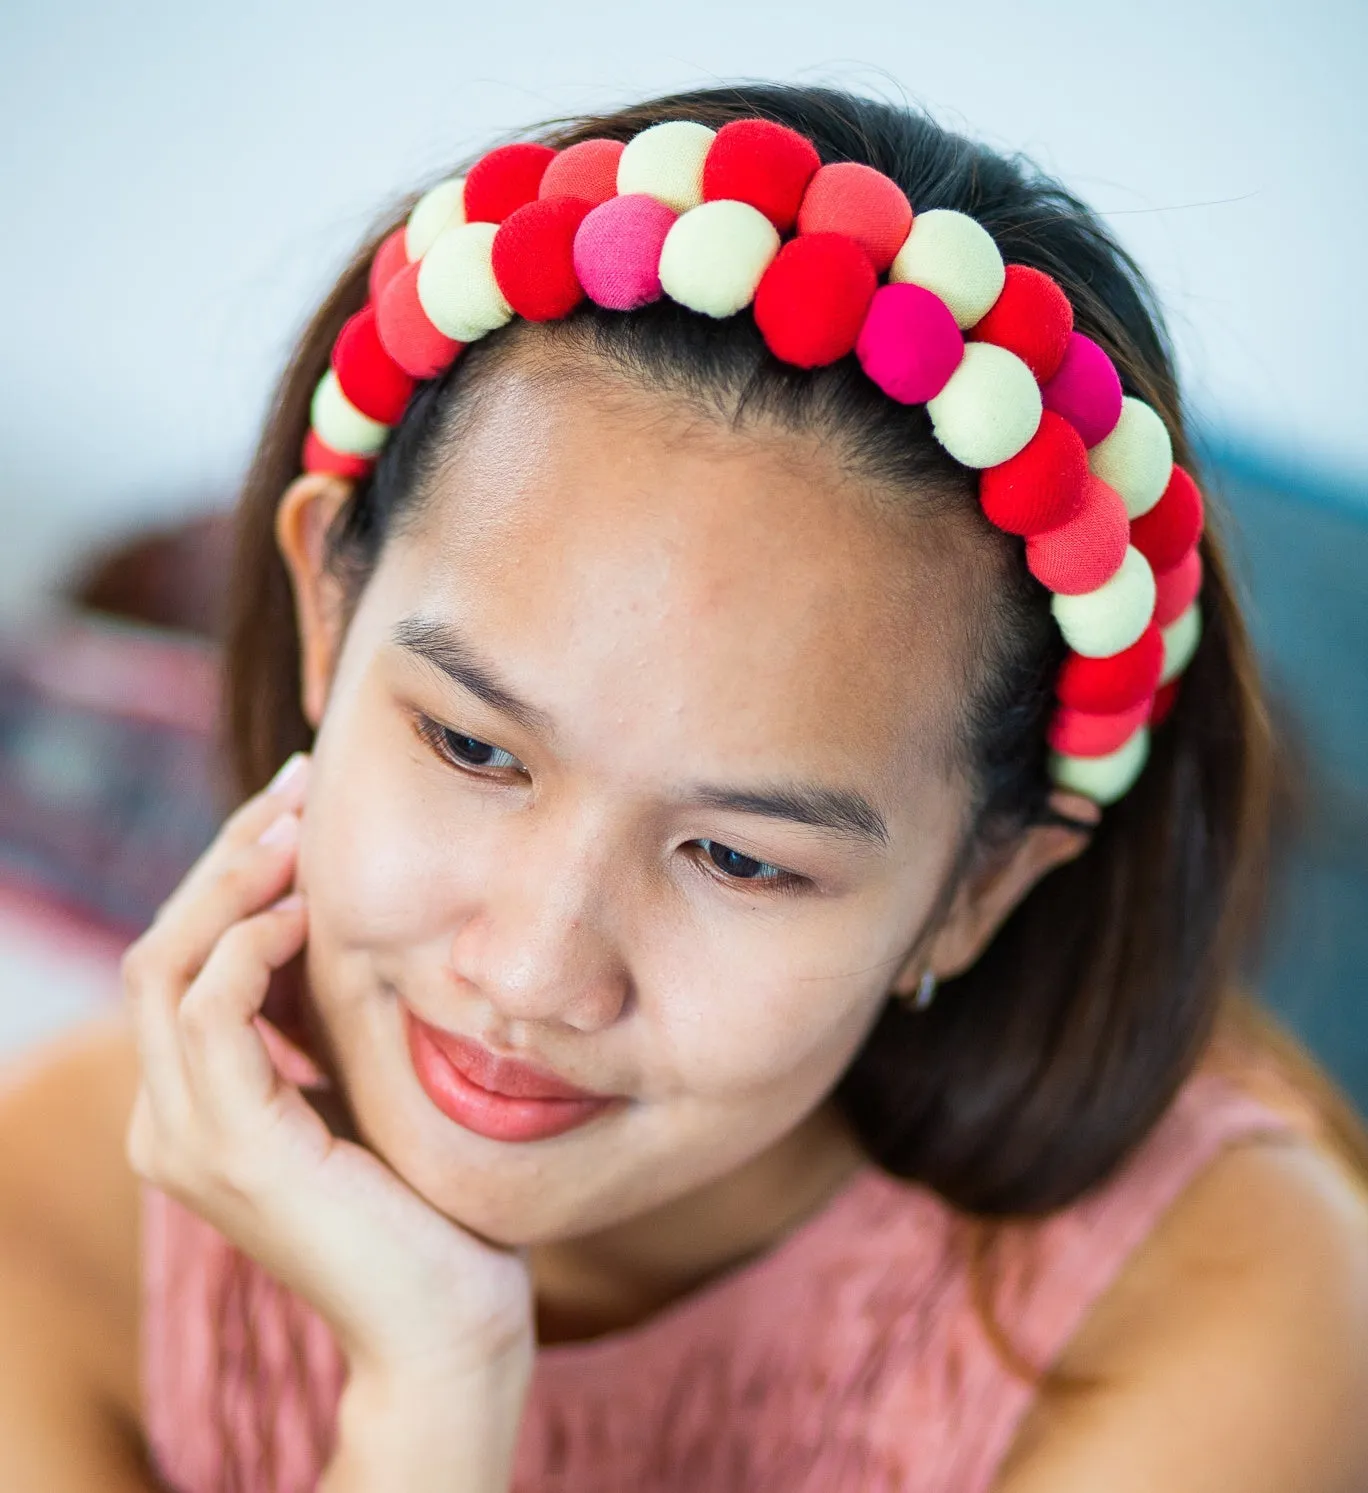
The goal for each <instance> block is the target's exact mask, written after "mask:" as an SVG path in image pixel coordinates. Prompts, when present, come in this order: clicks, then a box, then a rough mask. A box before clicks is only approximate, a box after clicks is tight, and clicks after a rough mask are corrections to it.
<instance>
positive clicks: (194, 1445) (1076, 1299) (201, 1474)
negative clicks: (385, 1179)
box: [140, 1073, 1290, 1493]
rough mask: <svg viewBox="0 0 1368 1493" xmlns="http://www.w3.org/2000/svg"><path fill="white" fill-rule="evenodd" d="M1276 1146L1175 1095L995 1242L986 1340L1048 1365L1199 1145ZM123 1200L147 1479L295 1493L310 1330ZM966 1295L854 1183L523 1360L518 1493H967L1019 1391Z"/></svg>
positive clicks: (1198, 1081) (1256, 1111)
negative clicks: (712, 1269) (766, 1243)
mask: <svg viewBox="0 0 1368 1493" xmlns="http://www.w3.org/2000/svg"><path fill="white" fill-rule="evenodd" d="M1289 1128H1290V1122H1289V1121H1288V1120H1287V1119H1285V1118H1283V1117H1282V1116H1281V1115H1279V1114H1278V1113H1277V1112H1275V1111H1274V1110H1273V1109H1271V1108H1269V1107H1266V1106H1265V1105H1263V1104H1261V1103H1260V1102H1258V1101H1257V1100H1255V1099H1253V1098H1251V1097H1248V1096H1247V1095H1245V1094H1244V1093H1242V1092H1241V1091H1240V1090H1239V1089H1237V1088H1236V1087H1234V1086H1233V1085H1232V1084H1230V1083H1229V1082H1228V1081H1227V1080H1225V1079H1223V1078H1221V1077H1219V1076H1216V1075H1214V1074H1210V1073H1199V1074H1198V1075H1196V1076H1194V1077H1193V1078H1191V1079H1189V1080H1188V1081H1187V1083H1186V1084H1185V1085H1184V1087H1183V1088H1182V1090H1180V1092H1179V1094H1178V1096H1177V1098H1176V1099H1175V1100H1174V1102H1173V1104H1172V1105H1171V1106H1170V1107H1169V1109H1168V1111H1167V1112H1166V1113H1165V1115H1164V1117H1163V1118H1162V1119H1161V1120H1160V1122H1159V1124H1158V1125H1157V1126H1156V1127H1155V1128H1154V1130H1153V1131H1152V1132H1151V1133H1150V1135H1149V1136H1148V1138H1147V1139H1146V1141H1145V1142H1144V1143H1143V1145H1142V1146H1141V1147H1140V1149H1139V1150H1138V1151H1137V1152H1135V1153H1134V1154H1133V1155H1132V1157H1131V1158H1130V1159H1129V1160H1128V1161H1127V1162H1126V1163H1125V1164H1124V1165H1123V1166H1122V1167H1121V1168H1120V1169H1119V1170H1118V1171H1117V1172H1116V1173H1114V1174H1113V1175H1112V1176H1111V1177H1110V1178H1108V1179H1107V1180H1106V1181H1105V1182H1104V1183H1103V1184H1102V1185H1101V1186H1099V1187H1097V1188H1095V1189H1093V1190H1092V1191H1091V1192H1090V1193H1088V1194H1086V1195H1085V1196H1084V1197H1083V1198H1082V1199H1081V1200H1079V1201H1077V1202H1075V1203H1074V1204H1072V1205H1071V1206H1069V1207H1067V1208H1065V1209H1063V1210H1061V1211H1059V1212H1056V1213H1054V1214H1051V1215H1049V1216H1048V1217H1047V1218H1045V1219H1043V1220H1040V1221H1035V1222H1014V1223H1011V1224H1009V1225H1007V1226H1006V1227H1005V1228H1004V1230H1003V1231H1002V1232H1001V1234H1000V1235H999V1238H998V1242H997V1244H996V1245H995V1246H994V1250H993V1256H992V1260H993V1264H992V1271H991V1293H992V1294H991V1310H992V1318H993V1321H994V1323H995V1324H996V1327H997V1329H998V1330H999V1332H1000V1334H1001V1336H1002V1337H1004V1338H1005V1339H1006V1341H1007V1343H1009V1344H1010V1346H1011V1349H1013V1350H1015V1351H1016V1353H1018V1354H1020V1355H1021V1356H1022V1357H1023V1358H1024V1359H1025V1360H1026V1362H1027V1363H1029V1364H1032V1365H1034V1366H1036V1367H1037V1368H1044V1367H1046V1366H1048V1365H1049V1364H1051V1363H1052V1362H1053V1361H1054V1360H1055V1359H1056V1358H1057V1357H1058V1355H1059V1354H1060V1352H1061V1350H1062V1349H1063V1348H1064V1346H1065V1345H1066V1344H1067V1343H1068V1341H1069V1339H1070V1338H1071V1337H1072V1336H1073V1334H1074V1332H1075V1331H1076V1330H1077V1328H1078V1327H1079V1326H1080V1325H1081V1322H1082V1320H1083V1318H1084V1316H1085V1315H1086V1313H1087V1312H1088V1309H1089V1308H1090V1307H1091V1306H1092V1305H1093V1304H1094V1303H1095V1302H1096V1301H1097V1299H1098V1298H1099V1296H1100V1295H1101V1294H1102V1293H1103V1292H1104V1291H1105V1290H1106V1288H1107V1286H1108V1285H1109V1284H1110V1283H1111V1282H1112V1281H1113V1280H1114V1279H1115V1278H1116V1277H1117V1275H1118V1274H1119V1272H1120V1271H1121V1269H1122V1267H1123V1266H1124V1264H1125V1262H1126V1260H1127V1258H1128V1257H1129V1256H1130V1254H1131V1253H1132V1251H1133V1250H1134V1249H1135V1248H1136V1246H1137V1245H1139V1244H1140V1243H1141V1242H1142V1241H1143V1240H1144V1239H1145V1237H1146V1236H1147V1235H1148V1234H1149V1233H1150V1232H1151V1230H1152V1229H1153V1228H1154V1227H1155V1225H1156V1223H1157V1222H1158V1220H1159V1219H1160V1217H1161V1215H1162V1214H1163V1213H1164V1211H1165V1210H1166V1209H1167V1208H1168V1207H1169V1206H1170V1204H1171V1203H1172V1202H1173V1201H1174V1199H1175V1198H1176V1197H1177V1196H1178V1194H1179V1193H1180V1192H1181V1191H1182V1190H1183V1188H1184V1187H1185V1186H1186V1185H1187V1184H1188V1183H1189V1182H1190V1181H1191V1180H1192V1179H1193V1178H1194V1176H1195V1175H1196V1174H1197V1173H1198V1172H1199V1171H1200V1170H1201V1169H1202V1168H1203V1167H1204V1166H1205V1165H1206V1164H1207V1163H1208V1162H1209V1161H1210V1160H1211V1159H1212V1158H1213V1157H1214V1155H1215V1154H1216V1153H1217V1152H1218V1151H1219V1150H1220V1148H1222V1147H1223V1146H1226V1145H1229V1144H1231V1143H1232V1142H1236V1141H1239V1140H1243V1139H1246V1138H1249V1137H1252V1136H1254V1135H1259V1134H1264V1135H1267V1134H1285V1133H1287V1131H1288V1130H1289ZM140 1186H141V1188H142V1224H143V1244H142V1250H143V1254H142V1258H143V1281H142V1290H143V1300H142V1341H141V1350H140V1351H141V1369H142V1389H143V1407H144V1419H145V1431H146V1437H147V1443H148V1448H149V1452H150V1454H151V1457H152V1462H153V1468H154V1470H155V1471H156V1472H157V1473H158V1474H159V1475H160V1477H161V1478H162V1480H163V1482H164V1483H165V1484H166V1486H167V1487H168V1488H170V1489H173V1490H175V1493H220V1490H230V1489H231V1490H235V1493H305V1490H310V1489H314V1488H315V1487H316V1485H317V1482H318V1480H319V1477H320V1476H321V1473H322V1470H323V1469H324V1468H325V1467H326V1465H327V1462H328V1460H329V1457H330V1455H331V1447H332V1442H331V1438H332V1435H333V1431H334V1427H335V1418H336V1410H337V1402H338V1399H339V1396H340V1395H341V1392H342V1387H343V1384H344V1382H345V1378H346V1368H345V1364H344V1362H343V1360H342V1357H341V1355H340V1352H339V1350H338V1347H337V1344H336V1342H335V1340H334V1338H333V1336H332V1334H331V1331H330V1329H329V1328H328V1327H327V1325H326V1324H325V1323H324V1322H323V1320H322V1319H321V1318H320V1317H318V1316H317V1315H316V1314H315V1313H314V1312H313V1311H312V1309H311V1308H309V1307H308V1306H307V1305H306V1304H305V1303H304V1302H303V1301H302V1300H301V1299H300V1298H298V1297H297V1296H294V1295H292V1294H291V1293H290V1292H289V1291H287V1290H286V1289H285V1288H284V1287H283V1286H281V1285H280V1284H279V1283H278V1282H277V1281H276V1280H275V1279H274V1278H273V1277H271V1276H270V1275H269V1274H268V1273H267V1272H266V1271H265V1270H264V1269H262V1268H261V1267H259V1266H257V1265H256V1264H255V1262H254V1261H251V1260H249V1259H247V1258H246V1257H245V1256H243V1255H242V1254H240V1253H239V1252H238V1251H236V1250H234V1249H233V1248H232V1247H231V1246H230V1245H229V1244H228V1243H227V1241H226V1240H225V1239H224V1238H223V1236H222V1235H220V1234H219V1233H218V1232H217V1231H216V1230H214V1229H213V1228H212V1227H211V1226H210V1225H208V1224H207V1223H205V1222H204V1221H203V1220H202V1219H200V1218H199V1217H198V1216H197V1215H196V1214H194V1213H192V1212H190V1211H188V1210H187V1209H185V1208H183V1207H182V1206H180V1205H179V1204H178V1203H176V1202H175V1201H174V1200H173V1199H172V1198H170V1197H168V1196H167V1195H166V1194H165V1193H163V1192H161V1191H160V1190H159V1189H157V1188H155V1187H152V1186H150V1185H149V1184H147V1183H142V1184H140ZM974 1286H975V1276H974V1272H973V1271H971V1268H970V1229H969V1224H968V1220H967V1219H966V1218H965V1216H964V1215H962V1214H959V1213H957V1212H956V1211H955V1210H954V1209H953V1208H951V1207H950V1206H949V1205H948V1204H947V1203H946V1202H945V1201H944V1200H943V1199H941V1198H939V1197H938V1196H937V1195H936V1194H935V1193H933V1192H931V1191H929V1190H928V1189H926V1188H925V1187H922V1186H919V1185H916V1184H912V1183H908V1182H904V1181H901V1180H898V1179H897V1178H894V1177H892V1176H890V1175H889V1174H887V1173H885V1172H883V1171H882V1170H880V1169H879V1168H877V1167H876V1166H874V1165H873V1164H872V1163H871V1164H869V1165H866V1166H865V1167H864V1168H862V1169H861V1170H859V1171H857V1172H856V1173H855V1174H854V1175H853V1177H852V1178H851V1179H849V1180H848V1181H847V1182H846V1183H845V1184H844V1185H843V1187H842V1188H841V1190H840V1191H839V1192H838V1193H837V1194H836V1195H835V1196H834V1197H833V1198H832V1199H831V1200H830V1201H829V1202H828V1203H827V1204H826V1205H825V1206H824V1207H823V1208H822V1209H821V1210H820V1211H819V1212H818V1213H816V1214H815V1215H813V1216H810V1217H809V1218H808V1219H806V1220H805V1221H804V1222H803V1223H801V1224H800V1225H798V1226H797V1227H796V1228H795V1229H793V1230H792V1231H791V1232H790V1233H788V1234H787V1235H786V1236H785V1237H784V1238H783V1239H781V1240H780V1241H779V1242H778V1243H777V1244H776V1245H774V1246H772V1247H771V1248H770V1250H769V1251H768V1252H767V1253H765V1254H764V1255H761V1256H759V1257H758V1258H756V1259H753V1260H752V1261H750V1262H748V1263H746V1264H743V1265H741V1266H738V1267H736V1268H734V1269H733V1270H732V1271H730V1272H729V1273H727V1274H724V1275H722V1276H720V1277H717V1278H715V1279H714V1280H712V1281H711V1282H709V1283H707V1284H705V1285H704V1286H702V1287H700V1288H698V1289H697V1290H695V1291H694V1292H693V1293H691V1294H689V1295H687V1296H685V1297H683V1298H682V1299H680V1300H678V1301H676V1302H675V1303H673V1304H672V1305H670V1306H668V1307H666V1308H665V1309H664V1310H663V1311H661V1312H659V1313H658V1314H656V1315H655V1316H653V1317H651V1318H649V1319H647V1320H646V1321H644V1322H642V1323H639V1324H637V1325H636V1326H633V1327H630V1328H627V1329H624V1330H620V1331H616V1332H611V1333H608V1334H606V1335H604V1336H602V1337H598V1338H593V1339H589V1340H586V1341H582V1342H569V1343H559V1344H552V1345H549V1346H547V1347H544V1348H542V1349H540V1350H539V1352H538V1355H537V1359H536V1365H535V1368H534V1372H533V1379H532V1385H531V1388H530V1391H529V1394H528V1399H527V1403H526V1409H525V1412H524V1417H523V1421H522V1425H521V1431H520V1440H519V1445H518V1453H517V1461H516V1468H515V1473H514V1480H513V1484H512V1488H513V1493H591V1490H592V1493H629V1490H630V1493H700V1490H707V1493H805V1490H810V1493H818V1490H820V1493H895V1490H896V1493H987V1490H988V1489H989V1488H991V1486H992V1483H993V1480H994V1477H995V1475H996V1472H997V1470H998V1468H999V1467H1000V1465H1001V1464H1002V1462H1003V1460H1004V1458H1005V1457H1006V1455H1007V1452H1008V1450H1009V1448H1010V1446H1011V1443H1012V1439H1013V1436H1014V1433H1015V1431H1016V1428H1017V1426H1018V1424H1019V1422H1020V1421H1021V1419H1022V1417H1023V1416H1024V1414H1025V1412H1026V1411H1027V1409H1028V1408H1029V1407H1030V1404H1031V1400H1032V1397H1033V1393H1034V1391H1033V1389H1032V1386H1031V1384H1030V1382H1029V1380H1028V1379H1027V1378H1025V1377H1023V1376H1022V1375H1021V1374H1020V1373H1019V1372H1018V1373H1015V1374H1014V1373H1013V1372H1012V1370H1011V1369H1010V1368H1009V1366H1008V1363H1007V1362H1006V1359H1005V1356H1004V1355H1003V1353H1002V1352H1000V1351H999V1349H998V1348H996V1347H995V1346H994V1342H993V1338H992V1336H991V1335H990V1332H989V1330H988V1329H986V1328H985V1324H984V1319H983V1316H982V1315H981V1313H980V1311H979V1310H978V1308H977V1307H976V1305H975V1289H974ZM229 1291H233V1292H234V1293H235V1294H234V1298H233V1299H234V1300H235V1301H236V1302H237V1303H238V1308H237V1309H235V1310H231V1311H225V1310H224V1303H225V1300H226V1299H227V1297H226V1296H225V1293H226V1292H229Z"/></svg>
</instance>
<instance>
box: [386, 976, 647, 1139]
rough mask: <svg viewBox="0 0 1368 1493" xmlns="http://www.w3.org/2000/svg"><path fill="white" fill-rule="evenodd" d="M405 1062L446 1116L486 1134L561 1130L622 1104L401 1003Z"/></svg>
mask: <svg viewBox="0 0 1368 1493" xmlns="http://www.w3.org/2000/svg"><path fill="white" fill-rule="evenodd" d="M400 1007H401V1009H402V1011H403V1020H404V1036H405V1038H406V1040H407V1043H408V1051H409V1060H410V1061H411V1062H412V1064H413V1069H414V1072H415V1073H416V1074H417V1077H418V1082H419V1084H420V1085H421V1087H422V1089H423V1092H424V1093H425V1094H426V1095H427V1096H428V1098H429V1099H431V1100H432V1102H433V1104H434V1105H435V1106H436V1107H437V1108H438V1109H439V1110H440V1111H441V1112H442V1113H443V1114H444V1115H445V1116H446V1117H447V1118H448V1119H449V1120H454V1121H455V1122H456V1123H457V1124H458V1125H460V1126H462V1127H464V1128H465V1129H466V1130H472V1131H474V1132H475V1134H476V1135H483V1136H486V1137H488V1138H489V1139H490V1140H501V1141H532V1140H546V1139H549V1138H550V1137H551V1136H553V1135H562V1134H564V1133H565V1132H566V1131H567V1130H573V1129H575V1127H576V1126H579V1125H584V1124H587V1123H588V1122H589V1121H590V1120H592V1119H594V1118H596V1117H597V1116H598V1115H600V1114H602V1113H603V1112H604V1111H605V1110H606V1109H609V1108H611V1107H612V1106H613V1105H615V1104H618V1103H620V1102H622V1099H623V1096H622V1095H619V1094H591V1093H589V1092H587V1091H586V1090H584V1089H580V1088H576V1087H575V1086H574V1085H573V1084H569V1083H567V1082H566V1081H565V1080H564V1079H562V1078H558V1077H556V1076H555V1075H554V1074H551V1073H547V1072H545V1071H544V1070H542V1069H539V1068H535V1067H532V1066H531V1065H530V1064H527V1063H520V1062H516V1061H515V1060H513V1059H512V1058H506V1057H501V1056H500V1055H499V1054H497V1053H492V1052H490V1051H489V1049H488V1048H487V1047H484V1046H483V1045H482V1044H480V1043H479V1042H472V1041H471V1040H470V1039H469V1038H466V1037H457V1036H455V1035H454V1034H453V1033H451V1032H444V1031H442V1030H441V1029H440V1028H438V1027H434V1026H429V1025H428V1023H427V1022H425V1021H423V1020H421V1019H420V1018H419V1017H417V1016H415V1015H414V1014H413V1012H412V1011H411V1010H410V1009H409V1008H408V1006H407V1005H406V1004H405V1003H404V1002H402V1001H401V1002H400Z"/></svg>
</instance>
